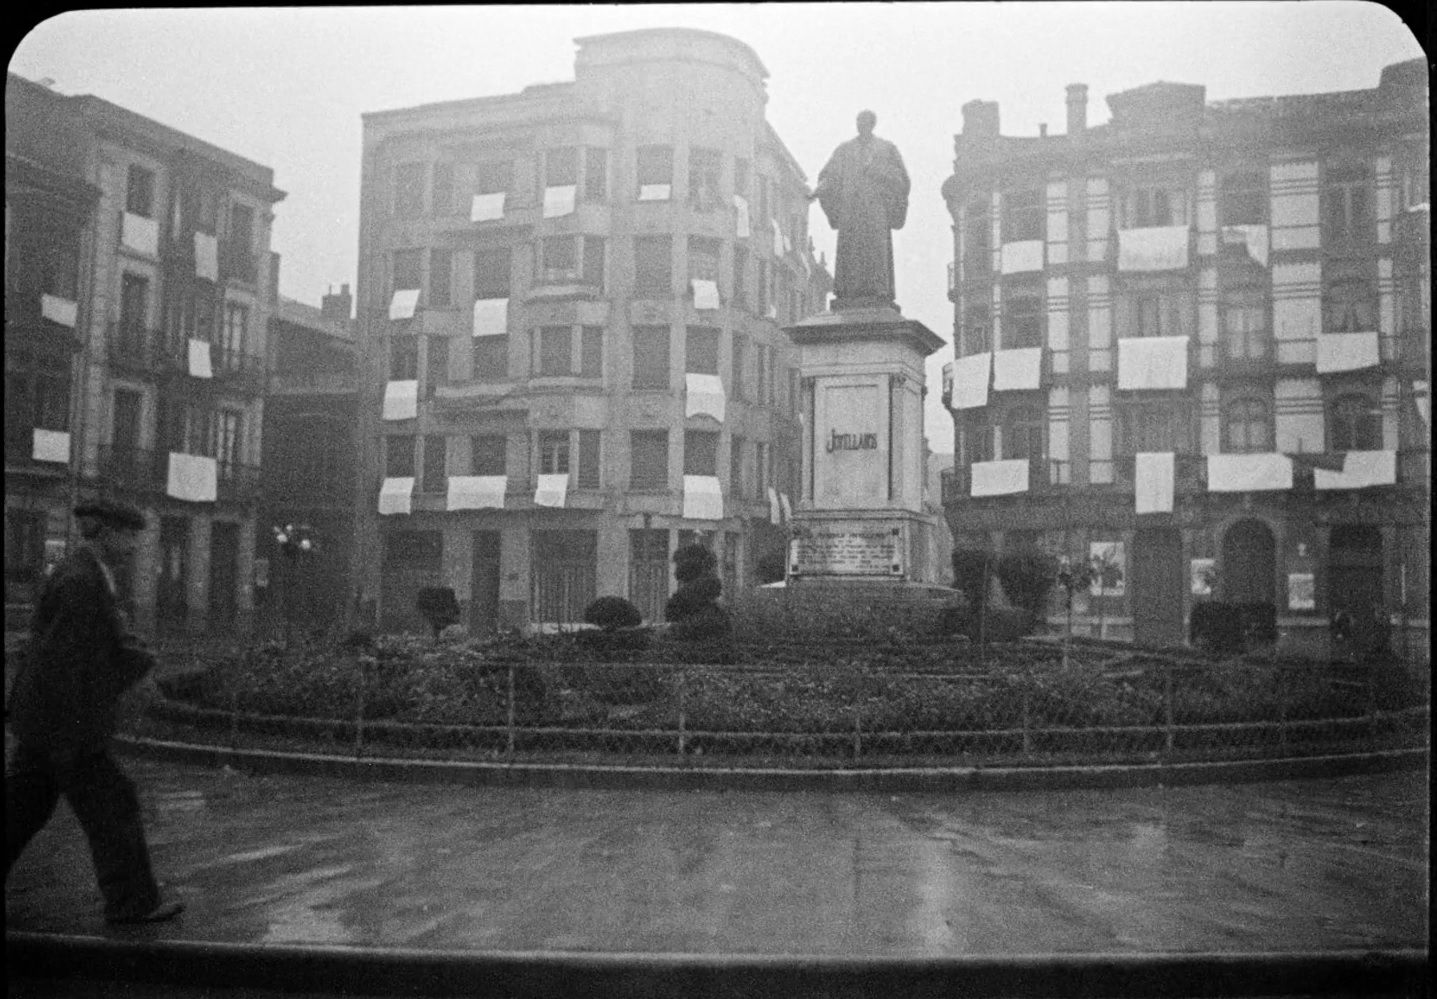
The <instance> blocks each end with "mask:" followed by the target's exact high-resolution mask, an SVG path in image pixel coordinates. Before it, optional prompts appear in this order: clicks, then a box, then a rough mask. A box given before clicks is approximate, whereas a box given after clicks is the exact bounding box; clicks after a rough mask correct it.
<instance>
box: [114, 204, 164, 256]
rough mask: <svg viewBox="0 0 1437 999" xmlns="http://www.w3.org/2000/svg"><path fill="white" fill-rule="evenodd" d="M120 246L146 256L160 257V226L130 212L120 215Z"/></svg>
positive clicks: (153, 221)
mask: <svg viewBox="0 0 1437 999" xmlns="http://www.w3.org/2000/svg"><path fill="white" fill-rule="evenodd" d="M120 245H121V246H123V247H124V248H125V249H127V250H133V251H135V252H136V253H143V254H145V255H146V256H150V257H158V256H159V255H160V224H159V223H158V222H156V221H155V220H154V219H147V218H145V217H144V216H143V215H135V214H134V213H132V212H122V213H121V215H120Z"/></svg>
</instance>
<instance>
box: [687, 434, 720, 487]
mask: <svg viewBox="0 0 1437 999" xmlns="http://www.w3.org/2000/svg"><path fill="white" fill-rule="evenodd" d="M718 445H719V435H718V434H716V433H714V432H713V431H711V430H685V431H684V474H685V475H715V476H716V475H718Z"/></svg>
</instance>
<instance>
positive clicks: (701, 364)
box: [684, 326, 719, 375]
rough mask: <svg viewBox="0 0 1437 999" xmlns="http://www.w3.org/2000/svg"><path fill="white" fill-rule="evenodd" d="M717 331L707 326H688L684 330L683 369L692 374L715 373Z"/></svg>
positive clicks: (716, 370)
mask: <svg viewBox="0 0 1437 999" xmlns="http://www.w3.org/2000/svg"><path fill="white" fill-rule="evenodd" d="M718 349H719V331H718V330H716V329H713V328H711V327H708V326H690V327H689V328H688V329H687V330H686V331H685V343H684V371H686V372H688V373H689V374H693V375H716V374H718V373H719V367H718V363H719V362H718Z"/></svg>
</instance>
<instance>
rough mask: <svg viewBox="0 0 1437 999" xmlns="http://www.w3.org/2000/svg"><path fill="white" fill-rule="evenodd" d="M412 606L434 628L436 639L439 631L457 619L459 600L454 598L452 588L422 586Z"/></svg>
mask: <svg viewBox="0 0 1437 999" xmlns="http://www.w3.org/2000/svg"><path fill="white" fill-rule="evenodd" d="M414 608H415V610H417V611H419V614H420V616H421V617H423V618H424V620H426V621H428V622H429V627H431V628H433V629H434V638H435V639H436V640H438V638H439V633H440V632H441V631H443V630H444V629H445V628H447V627H449V626H450V625H451V624H457V623H458V621H459V601H457V600H455V599H454V590H453V589H452V588H450V587H448V586H425V587H422V588H421V589H420V590H419V596H418V597H417V599H416V600H415V601H414Z"/></svg>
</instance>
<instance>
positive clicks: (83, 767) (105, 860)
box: [5, 743, 160, 917]
mask: <svg viewBox="0 0 1437 999" xmlns="http://www.w3.org/2000/svg"><path fill="white" fill-rule="evenodd" d="M62 794H63V795H64V796H65V800H66V801H68V802H69V803H70V808H71V809H72V810H73V811H74V812H75V817H76V818H77V819H79V820H80V828H82V829H83V830H84V831H85V836H86V837H87V838H88V839H89V841H90V856H91V858H92V859H93V860H94V863H95V877H96V879H97V880H98V881H99V883H100V892H101V893H102V894H103V895H104V896H105V915H106V916H108V917H115V916H132V915H138V914H141V913H145V912H149V911H150V910H151V909H153V908H154V907H155V906H156V905H158V904H159V902H160V892H159V887H158V886H157V885H156V884H155V877H154V874H153V873H152V872H151V870H150V849H149V846H148V845H147V844H146V843H145V829H144V826H143V825H142V824H141V822H140V801H139V798H138V797H136V795H135V785H134V782H133V781H131V780H130V778H129V777H127V776H125V773H124V771H122V770H121V769H120V768H119V766H118V765H117V764H116V763H115V761H114V760H113V759H112V758H111V757H110V754H109V752H108V750H107V749H105V748H104V747H99V748H90V749H85V750H81V751H78V752H76V751H73V750H51V749H46V748H43V747H39V746H27V745H25V744H24V743H17V744H16V745H15V747H14V750H13V753H12V755H11V758H10V760H9V762H8V764H7V766H6V768H5V876H6V880H7V881H8V880H9V876H10V868H11V867H13V866H14V865H15V861H16V859H17V858H18V857H19V856H20V854H21V852H22V851H23V850H24V849H25V845H26V844H27V843H29V842H30V839H31V838H32V837H33V836H34V835H35V834H36V833H37V832H39V831H40V830H41V829H42V828H44V825H45V823H46V822H48V821H50V816H51V815H53V814H54V812H55V803H56V802H57V801H59V799H60V796H61V795H62Z"/></svg>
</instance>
